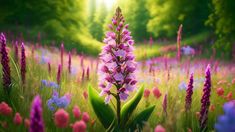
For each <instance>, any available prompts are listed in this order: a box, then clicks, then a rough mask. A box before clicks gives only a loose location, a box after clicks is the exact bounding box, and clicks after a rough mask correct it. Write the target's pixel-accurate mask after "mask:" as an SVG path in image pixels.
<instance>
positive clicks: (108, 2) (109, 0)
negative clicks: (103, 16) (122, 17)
mask: <svg viewBox="0 0 235 132" xmlns="http://www.w3.org/2000/svg"><path fill="white" fill-rule="evenodd" d="M97 2H98V4H99V3H101V2H104V3H105V5H106V7H107V8H108V9H111V8H112V7H113V5H114V4H115V2H116V0H97Z"/></svg>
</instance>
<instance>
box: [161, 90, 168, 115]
mask: <svg viewBox="0 0 235 132" xmlns="http://www.w3.org/2000/svg"><path fill="white" fill-rule="evenodd" d="M162 108H163V111H164V113H165V114H166V115H167V94H165V96H164V99H163V102H162Z"/></svg>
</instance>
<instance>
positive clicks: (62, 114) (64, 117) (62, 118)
mask: <svg viewBox="0 0 235 132" xmlns="http://www.w3.org/2000/svg"><path fill="white" fill-rule="evenodd" d="M54 122H55V125H56V126H57V127H61V128H64V127H67V125H68V123H69V114H68V113H67V112H66V111H65V110H64V109H59V110H57V111H56V113H55V119H54Z"/></svg>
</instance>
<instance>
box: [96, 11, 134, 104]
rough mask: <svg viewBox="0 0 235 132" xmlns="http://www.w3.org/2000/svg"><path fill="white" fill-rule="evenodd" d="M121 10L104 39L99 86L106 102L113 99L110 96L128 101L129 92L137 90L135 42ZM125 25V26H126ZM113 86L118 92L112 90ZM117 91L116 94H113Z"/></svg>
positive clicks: (116, 14)
mask: <svg viewBox="0 0 235 132" xmlns="http://www.w3.org/2000/svg"><path fill="white" fill-rule="evenodd" d="M124 23H125V20H124V17H123V15H122V12H121V9H120V8H117V10H116V13H115V16H114V17H113V19H112V23H111V24H110V25H109V27H112V28H110V29H111V31H108V32H107V33H106V35H105V38H104V41H103V42H104V43H105V45H104V46H103V48H102V52H101V53H100V60H101V63H100V64H99V71H98V74H99V86H100V88H101V90H102V92H101V94H100V95H106V98H105V102H106V103H108V102H109V101H110V99H111V96H110V95H115V96H116V97H115V98H117V99H119V101H120V100H126V99H127V98H128V96H129V92H132V91H134V89H135V88H136V83H137V81H136V77H135V71H136V66H137V65H136V62H135V57H134V54H133V49H134V48H133V44H134V41H133V40H132V37H131V36H130V32H129V31H128V29H127V28H128V25H125V24H124ZM124 25H125V26H124ZM112 86H115V87H116V90H111V88H112ZM111 91H116V93H111Z"/></svg>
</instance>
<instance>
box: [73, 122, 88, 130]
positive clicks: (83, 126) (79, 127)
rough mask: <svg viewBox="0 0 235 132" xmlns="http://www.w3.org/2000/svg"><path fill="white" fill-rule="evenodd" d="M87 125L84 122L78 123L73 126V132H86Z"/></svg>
mask: <svg viewBox="0 0 235 132" xmlns="http://www.w3.org/2000/svg"><path fill="white" fill-rule="evenodd" d="M85 131H86V123H85V122H84V121H77V122H75V123H74V124H73V132H85Z"/></svg>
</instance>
